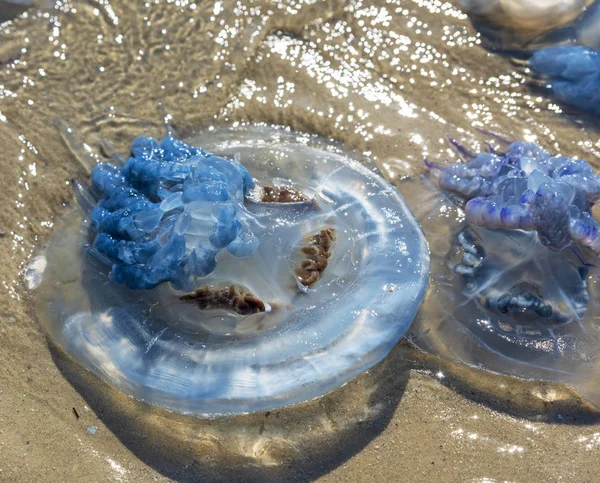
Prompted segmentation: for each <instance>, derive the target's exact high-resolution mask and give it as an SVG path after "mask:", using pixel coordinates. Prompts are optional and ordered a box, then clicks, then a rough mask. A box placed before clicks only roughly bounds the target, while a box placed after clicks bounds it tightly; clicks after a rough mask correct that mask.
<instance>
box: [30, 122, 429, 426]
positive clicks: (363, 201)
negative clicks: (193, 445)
mask: <svg viewBox="0 0 600 483" xmlns="http://www.w3.org/2000/svg"><path fill="white" fill-rule="evenodd" d="M63 137H64V139H65V140H67V141H68V142H69V143H70V144H71V148H72V150H73V151H74V152H75V153H76V154H77V153H80V154H81V156H79V158H80V159H82V160H84V161H85V155H84V153H83V152H82V151H81V149H80V148H79V147H78V146H80V145H82V143H80V144H79V145H78V143H77V139H76V137H75V136H74V133H73V132H72V131H71V130H70V129H69V128H68V127H65V126H63ZM196 146H202V148H200V147H196ZM212 153H218V154H212ZM115 158H116V162H115V163H114V164H108V163H105V164H99V165H96V166H93V169H92V170H91V183H89V184H88V183H87V182H83V181H82V182H76V183H75V187H76V199H77V205H78V207H77V208H76V209H73V210H71V211H70V212H69V213H67V214H66V215H64V216H63V215H61V216H60V217H59V218H58V220H59V221H58V222H57V224H56V230H55V232H54V234H53V236H52V238H51V239H50V240H49V242H48V243H47V244H46V246H45V247H44V248H43V251H42V252H41V253H40V254H39V255H37V256H36V257H35V258H34V259H33V261H32V264H31V267H32V268H31V270H32V271H33V272H36V273H33V274H32V275H31V277H30V278H31V279H32V280H37V282H36V283H34V284H33V285H36V286H35V287H34V288H33V292H32V295H33V299H34V305H35V310H36V314H37V317H38V320H39V322H40V325H41V327H42V329H43V330H44V331H45V332H47V333H48V335H49V336H50V338H51V339H52V340H53V341H54V342H55V343H56V344H58V346H60V347H61V348H62V349H63V350H64V351H65V352H66V353H67V354H69V355H70V356H71V357H72V358H73V359H74V360H75V361H76V362H78V363H79V364H80V365H82V366H83V367H84V368H86V369H88V370H90V371H92V372H93V373H95V374H96V375H97V376H99V377H100V378H101V379H103V380H104V381H105V382H107V383H108V384H110V385H112V386H114V387H116V388H118V389H120V390H121V391H123V392H124V393H126V394H128V395H130V396H133V397H134V398H136V399H138V400H141V401H145V402H147V403H150V404H153V405H156V406H159V407H162V408H166V409H168V410H172V411H177V412H180V413H183V414H190V415H196V416H207V417H210V416H217V415H229V414H239V413H247V412H254V411H261V410H268V409H273V408H278V407H282V406H286V405H290V404H294V403H298V402H302V401H306V400H310V399H314V398H316V397H319V396H321V395H323V394H325V393H327V392H329V391H331V390H333V389H335V388H336V387H338V386H340V385H342V384H343V383H345V382H347V381H348V380H350V379H351V378H353V377H355V376H357V375H358V374H360V373H362V372H364V371H365V370H367V369H369V368H370V367H372V366H373V365H375V364H376V363H377V362H379V361H380V360H381V359H383V357H385V355H386V354H387V353H388V352H389V351H390V350H391V348H392V347H393V346H394V345H395V344H396V343H397V342H398V341H399V340H400V339H401V338H402V337H403V336H404V335H405V333H406V331H407V329H408V327H409V325H410V324H411V322H412V320H413V318H414V316H415V314H416V312H417V310H418V307H419V305H420V303H421V300H422V298H423V295H424V293H425V290H426V287H427V283H428V277H429V252H428V247H427V243H426V241H425V238H424V236H423V233H422V230H421V228H420V226H419V225H418V223H417V221H416V220H415V218H414V216H413V215H412V213H411V212H410V210H409V208H408V207H407V205H406V204H405V201H404V200H403V198H402V197H401V196H400V194H399V193H398V192H397V191H396V189H395V188H394V187H392V186H391V185H390V184H388V183H387V182H386V181H385V180H383V179H382V178H381V177H380V176H378V175H377V174H376V173H374V172H373V171H372V170H370V169H368V168H367V167H365V166H363V165H362V164H361V163H359V162H357V161H354V160H352V159H351V158H350V157H348V156H347V155H345V154H344V153H343V152H342V151H340V150H339V149H338V148H335V147H334V146H332V145H330V144H329V143H327V142H325V141H321V140H319V139H318V138H316V137H314V136H308V135H300V134H295V133H293V132H291V131H289V130H285V129H279V128H274V127H268V126H243V127H238V128H236V129H217V130H213V131H210V132H207V133H205V134H200V135H198V136H196V137H193V138H191V139H188V140H187V141H186V142H183V141H181V140H179V139H176V138H175V137H173V136H167V137H166V138H165V139H163V140H162V141H161V142H158V141H156V140H154V139H152V138H149V137H140V138H138V139H136V140H135V141H133V143H132V145H131V155H130V157H129V158H128V159H127V160H121V159H120V158H119V157H118V156H115Z"/></svg>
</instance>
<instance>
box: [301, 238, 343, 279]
mask: <svg viewBox="0 0 600 483" xmlns="http://www.w3.org/2000/svg"><path fill="white" fill-rule="evenodd" d="M334 242H335V230H334V229H333V228H325V229H323V230H321V231H320V232H319V233H317V234H316V235H312V236H310V237H308V238H306V243H307V246H304V247H302V248H301V251H302V253H303V254H304V255H306V257H305V258H304V260H302V261H301V262H300V264H299V266H298V267H297V268H296V270H295V273H296V275H297V277H298V279H299V280H300V283H301V284H302V285H304V286H305V287H310V286H311V285H313V284H314V283H315V282H317V281H318V280H319V278H321V274H322V273H323V272H324V271H325V269H326V268H327V265H329V258H331V253H332V246H333V243H334Z"/></svg>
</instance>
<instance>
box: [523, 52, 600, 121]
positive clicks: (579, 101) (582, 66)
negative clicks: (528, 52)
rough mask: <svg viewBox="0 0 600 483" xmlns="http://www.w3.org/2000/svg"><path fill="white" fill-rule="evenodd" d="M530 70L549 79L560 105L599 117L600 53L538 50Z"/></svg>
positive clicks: (531, 61) (532, 59) (533, 57)
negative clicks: (592, 113) (561, 103)
mask: <svg viewBox="0 0 600 483" xmlns="http://www.w3.org/2000/svg"><path fill="white" fill-rule="evenodd" d="M530 66H531V68H532V69H533V70H534V71H535V72H537V73H539V74H542V75H544V76H546V77H548V79H549V80H550V87H551V89H552V92H553V94H554V96H555V97H556V98H557V99H558V100H559V101H561V102H563V103H565V104H568V105H570V106H573V107H576V108H578V109H581V110H585V111H591V112H594V113H595V114H597V115H600V53H599V52H598V51H596V50H594V49H590V48H589V47H583V46H579V45H563V46H558V47H549V48H546V49H541V50H538V51H536V52H535V53H534V54H533V56H532V57H531V60H530Z"/></svg>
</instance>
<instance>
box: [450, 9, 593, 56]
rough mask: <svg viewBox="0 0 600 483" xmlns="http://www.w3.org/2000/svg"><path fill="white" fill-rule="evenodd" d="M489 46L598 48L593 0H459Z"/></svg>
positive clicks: (505, 47)
mask: <svg viewBox="0 0 600 483" xmlns="http://www.w3.org/2000/svg"><path fill="white" fill-rule="evenodd" d="M459 3H460V5H461V6H462V7H463V8H464V9H465V11H466V12H467V13H469V14H470V15H471V18H472V19H473V22H474V24H475V26H476V28H477V29H478V30H480V31H481V32H482V34H483V35H484V37H485V38H486V39H487V40H488V41H490V42H491V46H492V47H497V48H501V49H531V48H538V47H541V46H548V45H553V44H557V43H560V42H565V41H570V42H577V43H580V44H583V45H586V46H589V47H595V48H598V47H600V35H599V33H598V32H599V30H598V27H599V26H600V8H599V6H600V3H599V2H598V1H597V0H460V2H459Z"/></svg>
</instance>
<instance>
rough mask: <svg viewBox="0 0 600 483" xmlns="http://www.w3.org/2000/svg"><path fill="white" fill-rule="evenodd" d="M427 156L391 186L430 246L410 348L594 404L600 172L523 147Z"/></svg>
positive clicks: (599, 368) (597, 395) (599, 314)
mask: <svg viewBox="0 0 600 483" xmlns="http://www.w3.org/2000/svg"><path fill="white" fill-rule="evenodd" d="M462 153H463V154H464V155H465V156H466V157H468V162H467V163H465V164H454V165H449V166H441V165H436V164H433V163H429V164H430V166H431V168H432V172H434V173H435V179H436V181H437V187H438V188H439V190H438V189H435V187H434V185H433V182H432V181H431V179H430V178H427V179H424V180H421V181H419V182H414V181H413V182H408V183H406V185H405V186H402V187H401V188H402V190H403V193H404V194H405V196H407V198H408V199H411V198H412V199H414V200H416V201H415V214H416V216H417V218H418V220H419V221H420V222H421V224H422V226H423V229H424V231H425V234H426V237H427V238H428V241H429V243H430V247H431V254H432V269H431V272H432V273H431V282H430V288H429V290H428V292H427V294H426V296H425V300H424V303H423V306H422V309H421V311H420V314H419V316H418V317H417V319H416V320H415V323H414V324H413V327H412V328H411V340H412V341H413V343H414V344H415V345H417V346H418V347H420V348H422V349H424V350H426V351H429V352H433V353H436V354H438V355H439V356H440V357H443V358H446V359H450V360H453V361H457V362H460V363H466V364H468V365H471V366H474V367H478V368H483V369H486V370H489V371H492V372H496V373H502V374H508V375H512V376H517V377H521V378H526V379H536V380H549V381H550V380H551V381H560V382H565V383H568V384H571V385H573V386H575V387H576V388H577V389H578V390H580V391H581V392H582V393H583V394H584V395H586V396H587V397H588V398H590V400H591V401H593V402H595V403H596V404H600V386H599V384H598V383H599V381H598V376H597V375H598V374H600V365H599V362H598V349H599V345H598V342H599V338H600V332H599V329H600V297H599V295H600V294H599V293H598V268H599V266H600V261H599V257H598V255H599V253H600V228H599V224H598V222H597V221H596V219H595V218H594V216H593V208H594V205H595V204H596V203H597V202H598V200H599V199H600V176H599V175H597V174H596V173H594V171H593V169H592V168H591V166H590V165H589V164H588V163H587V162H586V161H583V160H578V159H572V158H568V157H565V156H551V155H550V154H549V153H548V152H547V151H545V150H544V149H542V148H541V147H540V146H538V145H536V144H534V143H525V142H515V143H512V144H510V145H509V146H508V147H507V150H506V152H505V153H498V152H485V153H480V154H477V155H472V154H469V153H468V152H467V151H466V150H462Z"/></svg>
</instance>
